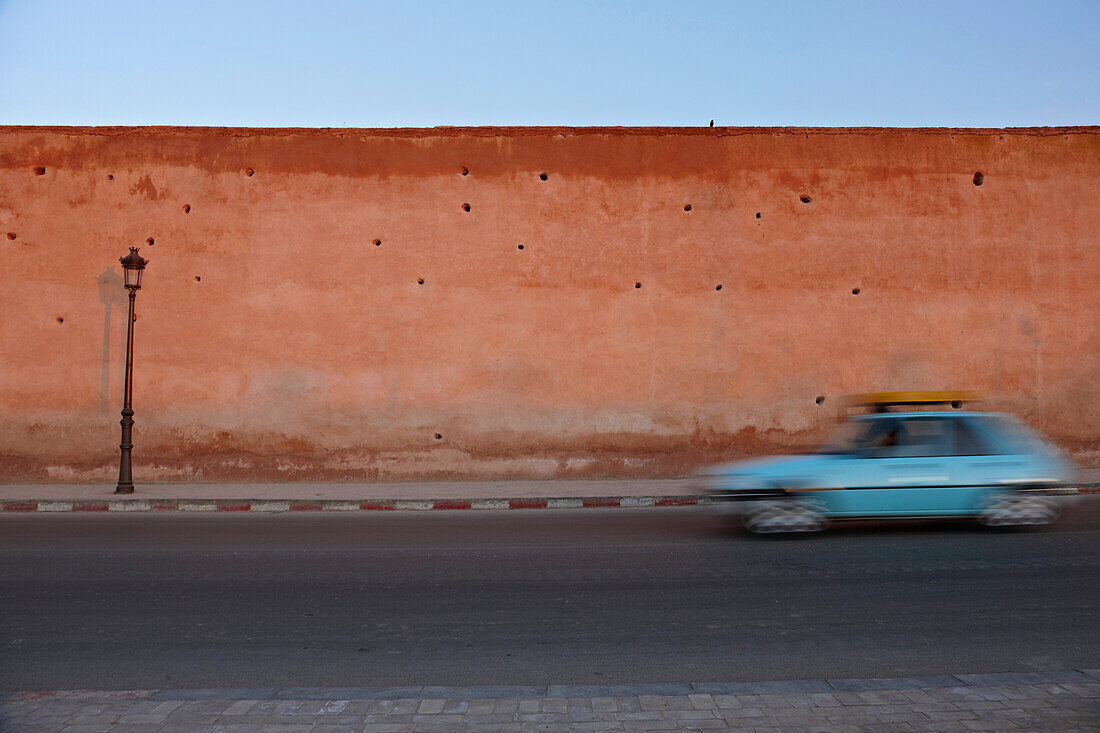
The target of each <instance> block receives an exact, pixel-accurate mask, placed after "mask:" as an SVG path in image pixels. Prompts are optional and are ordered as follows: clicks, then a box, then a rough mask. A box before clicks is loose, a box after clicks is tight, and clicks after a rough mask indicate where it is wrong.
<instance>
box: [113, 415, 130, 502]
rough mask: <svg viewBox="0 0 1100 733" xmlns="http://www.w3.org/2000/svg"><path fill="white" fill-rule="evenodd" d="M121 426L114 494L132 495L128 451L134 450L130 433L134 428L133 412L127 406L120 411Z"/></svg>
mask: <svg viewBox="0 0 1100 733" xmlns="http://www.w3.org/2000/svg"><path fill="white" fill-rule="evenodd" d="M121 424H122V442H121V443H119V444H118V447H119V450H120V451H121V454H120V456H119V461H118V486H116V487H115V493H116V494H132V493H134V475H133V473H132V472H131V470H130V451H131V450H133V448H134V444H133V442H131V435H132V432H131V431H132V430H133V428H134V411H133V410H131V409H130V408H129V406H127V407H124V408H123V409H122V423H121Z"/></svg>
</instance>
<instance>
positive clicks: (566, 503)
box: [546, 499, 584, 509]
mask: <svg viewBox="0 0 1100 733" xmlns="http://www.w3.org/2000/svg"><path fill="white" fill-rule="evenodd" d="M583 506H584V501H583V500H582V499H547V500H546V508H547V509H580V508H581V507H583Z"/></svg>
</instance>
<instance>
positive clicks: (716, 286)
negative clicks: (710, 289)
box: [714, 283, 722, 290]
mask: <svg viewBox="0 0 1100 733" xmlns="http://www.w3.org/2000/svg"><path fill="white" fill-rule="evenodd" d="M714 289H715V290H721V289H722V283H718V284H717V285H715V286H714Z"/></svg>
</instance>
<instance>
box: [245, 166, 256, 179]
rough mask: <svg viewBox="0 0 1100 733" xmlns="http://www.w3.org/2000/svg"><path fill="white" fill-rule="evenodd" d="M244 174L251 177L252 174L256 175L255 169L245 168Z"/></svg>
mask: <svg viewBox="0 0 1100 733" xmlns="http://www.w3.org/2000/svg"><path fill="white" fill-rule="evenodd" d="M244 174H245V175H246V176H248V177H249V178H251V177H252V176H254V175H256V171H254V170H252V169H251V168H245V169H244Z"/></svg>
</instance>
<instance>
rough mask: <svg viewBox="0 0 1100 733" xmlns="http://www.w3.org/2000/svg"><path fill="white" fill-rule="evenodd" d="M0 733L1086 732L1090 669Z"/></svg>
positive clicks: (368, 702)
mask: <svg viewBox="0 0 1100 733" xmlns="http://www.w3.org/2000/svg"><path fill="white" fill-rule="evenodd" d="M414 693H415V694H414ZM0 730H3V731H12V733H15V732H17V731H18V732H19V733H37V732H39V731H41V732H43V733H44V732H46V731H50V732H51V733H53V732H57V731H63V732H64V733H93V732H95V731H112V732H115V733H123V732H134V733H136V732H138V731H141V732H144V731H157V732H159V733H177V732H178V733H182V732H184V731H225V732H226V733H252V732H256V733H261V732H264V731H271V732H272V733H274V732H275V731H281V732H282V733H296V732H297V731H303V732H305V731H312V732H313V733H336V732H338V731H339V732H347V733H351V732H354V733H406V732H408V733H419V732H420V731H423V732H424V733H445V732H447V731H469V732H470V733H482V732H484V733H489V732H490V731H492V732H493V733H498V732H499V733H503V732H506V731H515V732H517V733H526V732H527V731H667V730H740V731H769V732H776V731H830V732H832V731H975V730H992V731H1020V730H1028V731H1087V730H1092V731H1095V730H1100V670H1081V671H1079V672H1060V673H1039V674H990V675H956V676H942V677H930V678H920V679H893V680H803V681H796V682H763V683H731V684H691V685H676V684H673V685H633V686H607V687H592V686H576V687H569V686H562V687H558V686H551V687H506V688H453V687H452V688H430V687H425V688H388V689H362V688H358V689H336V690H333V689H285V688H284V689H281V690H278V689H266V690H137V691H126V692H96V691H68V692H47V693H42V692H16V693H7V694H6V695H5V696H4V697H3V702H2V704H0Z"/></svg>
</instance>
